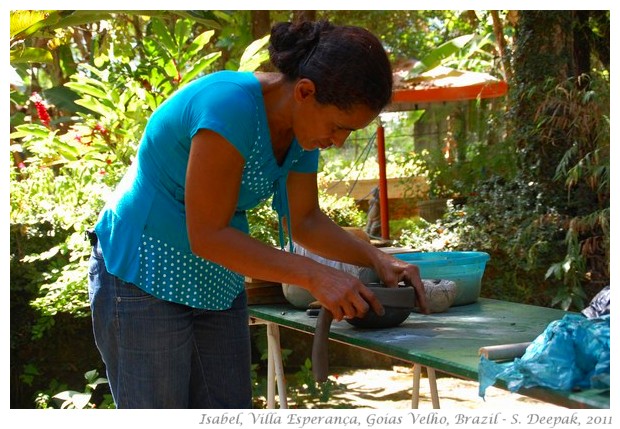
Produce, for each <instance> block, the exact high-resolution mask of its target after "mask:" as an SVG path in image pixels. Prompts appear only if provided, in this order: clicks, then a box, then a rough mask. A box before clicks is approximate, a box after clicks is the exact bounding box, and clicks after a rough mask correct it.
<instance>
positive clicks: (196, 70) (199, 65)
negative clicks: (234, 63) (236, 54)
mask: <svg viewBox="0 0 620 429" xmlns="http://www.w3.org/2000/svg"><path fill="white" fill-rule="evenodd" d="M221 56H222V53H221V52H213V53H210V54H209V55H207V56H205V57H204V58H202V59H200V60H199V61H197V62H196V63H195V64H194V65H193V66H192V67H191V68H190V69H189V70H188V71H187V72H185V75H184V76H183V77H182V79H181V83H187V82H190V81H191V80H193V79H194V78H195V77H196V76H198V75H199V74H200V73H201V72H202V71H203V70H204V69H206V68H207V67H209V66H210V65H211V64H213V63H214V62H215V61H216V60H217V59H218V58H219V57H221Z"/></svg>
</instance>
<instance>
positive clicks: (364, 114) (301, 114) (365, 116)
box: [293, 93, 378, 150]
mask: <svg viewBox="0 0 620 429" xmlns="http://www.w3.org/2000/svg"><path fill="white" fill-rule="evenodd" d="M377 114H378V113H377V112H374V111H372V110H371V109H370V108H369V107H367V106H365V105H362V104H359V105H355V106H354V107H353V108H351V109H350V110H347V111H344V110H340V109H339V108H337V107H336V106H334V105H331V104H320V103H318V102H317V101H316V99H315V98H314V93H312V94H308V95H307V96H306V97H303V98H302V99H301V100H300V103H299V104H298V109H296V112H295V113H294V120H293V131H294V133H295V136H296V137H297V141H298V142H299V145H300V146H301V147H302V148H303V149H305V150H314V149H327V148H330V147H332V146H335V147H341V146H342V145H343V144H344V142H345V140H346V139H347V137H349V134H351V132H352V131H355V130H359V129H362V128H365V127H366V126H368V124H370V123H371V122H372V121H373V120H374V119H375V118H376V117H377Z"/></svg>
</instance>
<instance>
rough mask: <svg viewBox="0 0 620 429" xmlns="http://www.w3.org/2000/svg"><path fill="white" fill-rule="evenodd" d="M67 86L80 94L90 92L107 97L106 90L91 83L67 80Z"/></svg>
mask: <svg viewBox="0 0 620 429" xmlns="http://www.w3.org/2000/svg"><path fill="white" fill-rule="evenodd" d="M65 86H66V87H68V88H71V89H74V90H76V91H77V92H78V93H80V94H88V95H92V96H93V97H97V98H107V94H106V93H105V91H102V90H101V89H99V88H95V87H94V86H92V85H89V84H87V83H85V82H67V83H66V84H65Z"/></svg>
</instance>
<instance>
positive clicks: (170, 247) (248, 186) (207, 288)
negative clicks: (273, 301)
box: [95, 71, 319, 310]
mask: <svg viewBox="0 0 620 429" xmlns="http://www.w3.org/2000/svg"><path fill="white" fill-rule="evenodd" d="M200 129H209V130H213V131H214V132H217V133H218V134H220V135H222V136H223V137H224V138H225V139H226V140H228V141H229V142H230V143H231V144H232V145H234V146H235V148H236V149H237V150H238V151H239V153H241V155H242V156H243V158H244V160H245V166H244V169H243V177H242V181H241V189H240V192H239V200H238V202H237V208H236V212H235V215H234V216H233V219H232V221H231V226H232V227H234V228H237V229H239V230H241V231H244V232H246V233H247V232H248V230H249V228H248V223H247V217H246V214H245V211H246V210H248V209H251V208H253V207H256V206H257V205H258V204H259V203H261V202H263V201H265V200H267V199H268V198H270V197H271V196H272V195H273V207H274V209H276V210H277V211H278V214H279V216H280V219H282V217H284V216H285V217H286V218H287V219H288V218H289V216H288V215H287V214H288V200H287V195H286V177H287V174H288V172H289V171H298V172H316V171H317V167H318V157H319V155H318V151H317V150H314V151H304V150H303V149H302V148H301V147H300V146H299V144H298V142H297V140H296V139H295V140H293V142H292V144H291V147H290V149H289V151H288V153H287V157H286V159H285V160H284V162H283V163H282V165H278V164H277V162H276V159H275V157H274V155H273V149H272V145H271V137H270V133H269V125H268V122H267V115H266V112H265V105H264V100H263V94H262V89H261V85H260V82H259V81H258V79H256V77H255V76H254V74H253V73H249V72H233V71H221V72H217V73H213V74H211V75H208V76H204V77H202V78H199V79H197V80H195V81H194V82H192V83H189V84H187V85H186V86H184V87H183V88H181V89H179V90H178V91H177V92H176V93H175V94H173V95H172V96H171V97H170V98H169V99H168V100H166V102H164V103H163V104H162V105H161V106H160V107H159V108H158V109H157V110H156V111H155V112H154V113H153V115H152V116H151V118H150V119H149V121H148V124H147V126H146V129H145V131H144V135H143V137H142V141H141V142H140V146H139V147H138V152H137V156H136V159H135V161H134V162H133V164H132V165H131V166H130V167H129V169H128V170H127V173H126V174H125V176H124V177H123V179H122V180H121V181H120V183H119V185H118V187H117V188H116V190H115V192H114V194H113V196H112V198H111V199H110V200H109V201H108V202H107V204H106V206H105V207H104V209H103V211H102V212H101V214H100V216H99V220H98V222H97V225H96V227H95V231H96V233H97V236H98V238H99V242H100V243H101V248H102V252H103V256H104V259H105V262H106V266H107V269H108V271H109V272H110V273H112V274H114V275H115V276H117V277H120V278H121V279H123V280H125V281H127V282H130V283H133V284H135V285H137V286H138V287H140V288H141V289H143V290H145V291H146V292H148V293H151V294H152V295H154V296H156V297H158V298H161V299H164V300H167V301H172V302H177V303H180V304H185V305H189V306H191V307H195V308H204V309H212V310H222V309H227V308H230V305H231V303H232V301H233V300H234V299H235V298H236V297H237V296H238V294H239V293H240V292H241V291H243V288H244V277H243V276H242V275H240V274H238V273H235V272H232V271H230V270H228V269H227V268H224V267H222V266H220V265H217V264H215V263H213V262H210V261H207V260H205V259H203V258H201V257H199V256H197V255H194V254H193V253H192V252H191V249H190V245H189V239H188V234H187V224H186V217H185V203H184V199H185V177H186V172H187V165H188V160H189V152H190V147H191V144H192V138H193V137H194V135H195V134H196V133H197V132H198V131H199V130H200ZM207 198H209V199H211V201H212V202H213V204H218V196H217V195H209V196H207ZM281 241H282V234H281Z"/></svg>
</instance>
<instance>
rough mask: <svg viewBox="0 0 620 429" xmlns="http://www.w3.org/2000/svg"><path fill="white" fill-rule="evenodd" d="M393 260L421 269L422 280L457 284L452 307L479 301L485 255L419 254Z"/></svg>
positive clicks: (396, 254)
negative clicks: (442, 280) (437, 280)
mask: <svg viewBox="0 0 620 429" xmlns="http://www.w3.org/2000/svg"><path fill="white" fill-rule="evenodd" d="M394 256H395V257H396V258H398V259H402V260H403V261H406V262H408V263H410V264H413V265H417V266H418V267H419V268H420V277H422V278H423V279H445V280H452V281H454V282H455V283H456V286H457V292H456V298H455V299H454V304H453V305H464V304H471V303H474V302H476V301H477V300H478V298H479V297H480V288H481V284H482V275H483V274H484V269H485V267H486V263H487V261H488V260H489V259H490V256H489V254H488V253H485V252H465V251H453V252H416V253H395V254H394Z"/></svg>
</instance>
